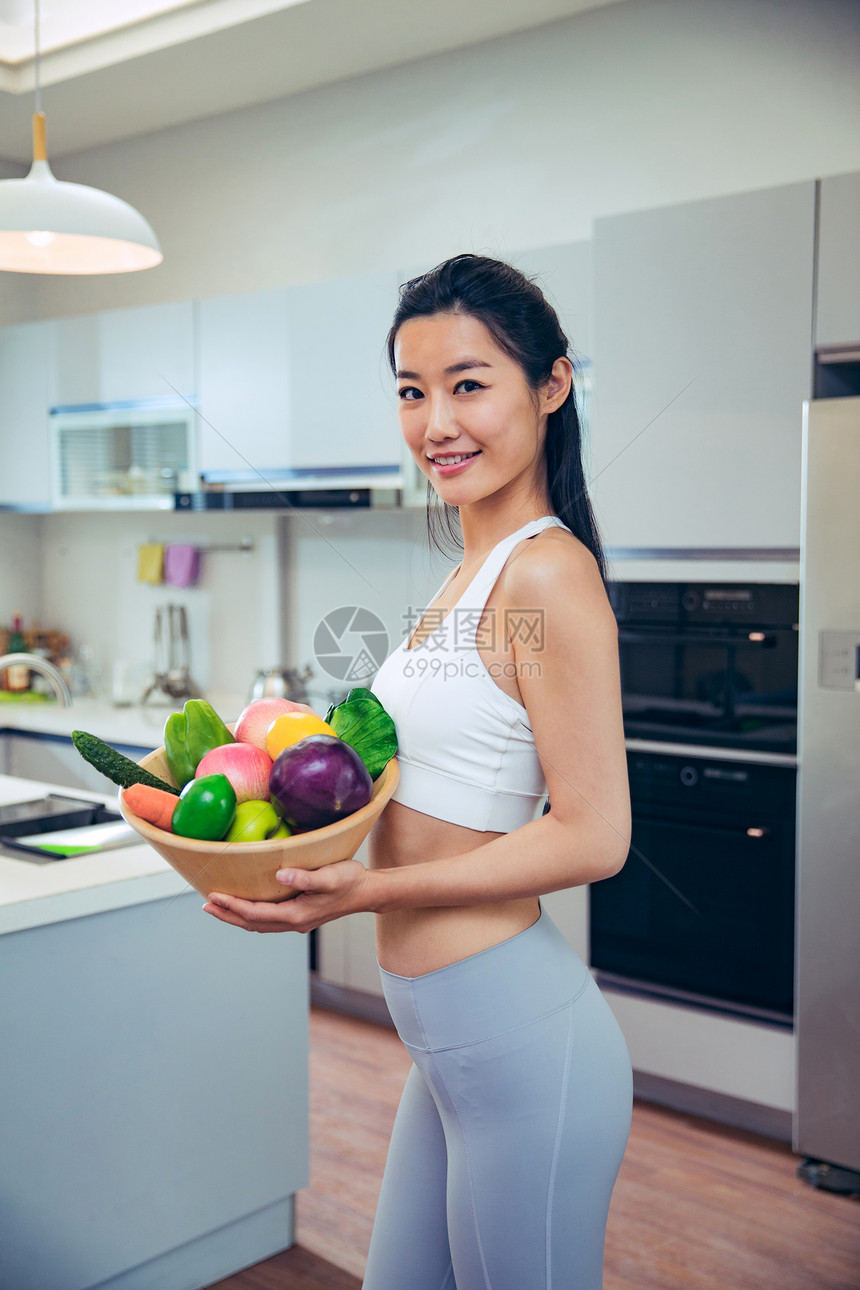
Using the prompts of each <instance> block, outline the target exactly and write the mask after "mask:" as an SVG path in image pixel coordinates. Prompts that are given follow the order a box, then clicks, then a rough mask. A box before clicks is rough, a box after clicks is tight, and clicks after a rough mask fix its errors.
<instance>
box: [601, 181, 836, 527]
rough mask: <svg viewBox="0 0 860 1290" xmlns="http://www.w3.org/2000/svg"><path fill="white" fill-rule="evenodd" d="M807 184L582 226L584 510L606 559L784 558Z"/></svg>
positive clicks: (798, 407) (802, 339)
mask: <svg viewBox="0 0 860 1290" xmlns="http://www.w3.org/2000/svg"><path fill="white" fill-rule="evenodd" d="M814 204H815V184H814V182H813V181H811V180H810V181H809V182H808V183H799V184H790V185H786V186H783V187H778V188H770V189H765V190H761V191H756V192H748V193H741V194H737V195H733V196H729V197H720V198H715V199H709V200H706V201H697V202H689V203H685V204H683V205H678V206H671V207H665V208H661V209H659V210H651V211H640V212H636V213H633V214H624V215H615V216H610V217H607V218H605V219H600V220H597V221H596V223H595V237H594V300H595V306H594V337H593V359H594V404H593V408H594V410H593V419H592V430H591V434H592V498H593V501H594V504H595V508H596V511H597V518H598V522H599V524H600V526H601V529H602V533H603V538H604V541H606V543H607V545H609V546H613V547H619V546H620V547H673V548H679V547H680V548H695V547H740V548H743V547H797V546H798V544H799V540H800V460H801V413H802V402H803V400H804V399H806V398H809V397H810V393H811V388H810V387H811V354H810V336H811V320H812V260H813V238H814Z"/></svg>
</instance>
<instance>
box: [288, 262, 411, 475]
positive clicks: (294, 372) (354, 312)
mask: <svg viewBox="0 0 860 1290" xmlns="http://www.w3.org/2000/svg"><path fill="white" fill-rule="evenodd" d="M287 297H288V300H287V306H288V316H289V331H290V338H289V368H290V462H289V464H290V465H291V466H292V467H294V468H296V469H302V468H307V467H315V466H347V467H348V466H391V465H396V464H398V463H399V460H400V432H399V429H398V425H397V405H396V395H395V392H394V377H393V376H392V374H391V369H390V367H389V365H388V358H387V355H386V352H385V338H386V336H387V335H388V329H389V328H390V326H391V319H392V316H393V314H394V309H395V307H396V304H397V278H396V274H394V273H393V272H383V273H372V274H363V275H361V276H360V277H352V278H339V279H336V280H334V281H331V282H312V283H308V284H307V285H301V286H296V287H290V288H289V290H288V292H287Z"/></svg>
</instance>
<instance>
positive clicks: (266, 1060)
mask: <svg viewBox="0 0 860 1290" xmlns="http://www.w3.org/2000/svg"><path fill="white" fill-rule="evenodd" d="M83 709H84V705H80V707H79V708H78V709H77V710H75V709H74V708H73V709H66V710H57V711H56V712H55V713H48V712H45V713H44V720H45V722H46V723H47V722H50V721H53V722H54V723H55V724H54V730H53V733H65V731H67V730H70V729H73V728H74V727H75V726H76V725H77V724H78V721H79V719H80V718H81V717H82V714H83ZM33 715H35V714H33ZM40 715H41V714H40ZM229 715H236V714H235V713H230V714H229ZM21 716H22V718H23V719H24V721H23V723H22V726H23V728H27V727H29V725H30V719H31V710H30V709H28V710H27V712H26V713H24V712H23V711H22V713H21ZM93 716H94V717H96V719H97V720H98V719H100V714H99V713H98V712H97V711H95V710H94V709H93V710H91V712H90V718H92V717H93ZM80 724H81V725H83V724H84V721H83V720H80ZM95 724H96V722H95V721H93V720H92V719H91V720H90V725H91V726H92V725H95ZM6 728H7V729H8V722H7V724H6ZM43 728H44V727H43ZM101 728H102V730H103V731H104V733H105V734H111V732H112V728H111V727H110V723H109V719H108V718H107V716H106V717H105V724H104V725H103V726H102V727H101ZM126 728H127V729H131V728H132V727H131V725H130V724H129V726H127V727H126ZM113 729H114V730H115V729H116V728H115V727H114V728H113ZM140 729H141V727H140V726H138V727H137V730H138V731H139V730H140ZM114 737H115V735H114ZM135 737H137V735H136V734H135ZM46 791H48V792H51V791H53V792H61V793H63V792H70V791H72V790H68V789H63V788H57V787H56V786H55V785H54V784H52V783H50V782H48V783H45V782H40V781H34V780H31V779H25V778H13V777H11V776H5V775H0V802H6V803H8V802H14V801H22V800H27V799H30V798H33V797H37V796H42V795H43V793H44V792H46ZM74 795H75V796H80V797H86V798H88V799H90V800H95V801H104V802H106V803H114V802H115V793H114V792H107V793H103V794H99V793H93V792H79V791H78V790H77V789H76V790H74ZM201 904H202V898H201V897H200V895H199V894H198V893H197V892H196V891H193V890H192V889H190V888H189V887H187V885H186V884H185V883H184V882H183V881H182V879H181V878H180V877H179V875H178V874H176V873H175V872H174V870H173V869H171V868H170V867H169V866H168V865H167V864H166V863H165V862H164V861H163V860H162V859H161V858H160V856H158V855H157V854H156V853H155V852H154V851H153V850H152V849H151V848H150V847H149V846H147V845H145V844H143V843H141V845H139V846H137V845H131V846H128V847H121V848H116V849H114V850H109V851H105V852H103V853H101V854H96V855H91V856H83V857H79V858H76V859H70V860H58V861H53V862H49V863H46V864H33V863H31V862H29V861H27V860H25V859H18V858H15V856H14V853H11V852H10V851H9V850H6V851H2V852H0V931H2V932H4V933H5V935H0V977H2V980H3V991H2V992H0V1049H2V1051H3V1053H4V1060H3V1063H2V1067H0V1104H2V1105H3V1106H4V1108H6V1112H7V1113H6V1114H4V1116H3V1117H2V1119H0V1192H2V1194H3V1196H4V1197H5V1198H6V1204H5V1205H4V1208H3V1213H2V1214H0V1285H3V1286H10V1287H11V1286H14V1287H15V1290H94V1288H95V1287H98V1288H99V1290H148V1288H149V1287H151V1286H178V1285H181V1286H183V1287H184V1288H185V1290H200V1288H202V1287H205V1286H209V1285H212V1284H213V1283H214V1282H216V1281H219V1280H221V1279H222V1278H224V1277H227V1276H230V1275H232V1274H233V1273H235V1272H237V1271H239V1270H240V1269H241V1268H245V1267H248V1266H250V1265H251V1264H253V1263H256V1262H259V1261H260V1260H262V1259H265V1258H268V1257H270V1256H271V1255H273V1254H275V1253H276V1252H278V1251H279V1250H283V1249H286V1248H287V1247H289V1246H290V1245H291V1244H292V1243H293V1241H294V1239H295V1238H294V1231H295V1226H294V1197H295V1193H296V1191H297V1190H299V1188H301V1187H304V1186H306V1185H307V1182H308V1168H309V1151H308V1069H307V1059H308V1024H307V1023H308V961H307V937H305V936H299V935H287V934H285V935H283V936H271V937H259V936H249V935H247V934H246V933H244V932H241V931H238V930H237V929H235V928H231V927H227V926H225V925H224V924H222V923H220V922H217V921H216V920H215V919H213V918H210V917H209V916H207V915H205V914H203V913H202V912H201V909H200V906H201Z"/></svg>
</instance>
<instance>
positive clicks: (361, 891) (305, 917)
mask: <svg viewBox="0 0 860 1290" xmlns="http://www.w3.org/2000/svg"><path fill="white" fill-rule="evenodd" d="M275 877H276V878H277V880H278V882H280V883H282V884H283V885H284V886H285V887H293V888H295V889H297V890H298V893H299V894H298V895H297V896H293V897H291V898H289V899H288V900H281V901H276V902H275V901H270V900H242V899H240V897H238V896H226V895H224V894H223V893H222V892H220V891H213V892H210V894H209V900H208V901H207V903H206V904H205V905H204V906H203V910H204V912H205V913H207V914H212V915H213V917H214V918H217V919H220V921H221V922H222V923H232V924H233V926H234V927H242V928H244V930H245V931H246V932H311V931H313V929H314V928H315V927H320V926H321V925H322V924H323V923H329V922H331V920H332V919H333V918H342V917H343V916H344V914H355V913H357V912H358V911H359V910H364V909H369V908H370V905H369V904H368V903H367V902H368V889H369V886H370V883H371V881H372V879H371V876H370V874H369V872H368V870H367V869H365V867H364V865H363V864H361V863H360V862H359V861H358V860H339V861H337V863H336V864H327V865H323V866H322V867H321V868H320V869H279V870H278V872H277V873H276V874H275Z"/></svg>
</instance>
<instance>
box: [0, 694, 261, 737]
mask: <svg viewBox="0 0 860 1290" xmlns="http://www.w3.org/2000/svg"><path fill="white" fill-rule="evenodd" d="M205 697H206V699H207V700H208V702H209V703H211V704H212V707H213V708H214V709H215V711H216V712H217V713H218V715H219V716H220V717H221V719H222V720H223V721H225V722H230V721H235V720H236V718H237V717H238V715H239V713H240V712H241V711H242V709H243V708H244V707H245V705H246V703H247V702H248V699H247V696H245V695H241V694H213V695H209V694H207V695H206V696H205ZM181 711H182V701H181V700H178V701H177V702H176V703H175V704H173V705H170V706H168V705H164V706H156V705H155V704H154V703H153V704H147V705H146V706H145V707H141V706H140V705H139V704H138V705H136V706H134V707H130V708H115V707H114V706H113V704H112V703H109V702H107V701H106V700H102V699H80V700H78V699H75V700H73V702H72V706H71V707H70V708H63V707H60V705H59V704H58V703H54V702H51V701H50V700H48V701H46V702H45V703H16V702H14V701H12V700H10V701H7V702H4V703H2V704H0V730H32V731H34V732H35V733H37V734H46V735H70V734H71V733H72V731H73V730H88V731H89V732H90V734H93V735H98V737H99V739H104V740H105V742H106V743H109V744H124V745H125V746H126V747H139V748H149V749H152V748H158V747H159V746H160V744H161V742H162V740H161V735H162V731H163V730H164V723H165V721H166V720H167V718H168V717H169V715H170V713H171V712H181Z"/></svg>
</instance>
